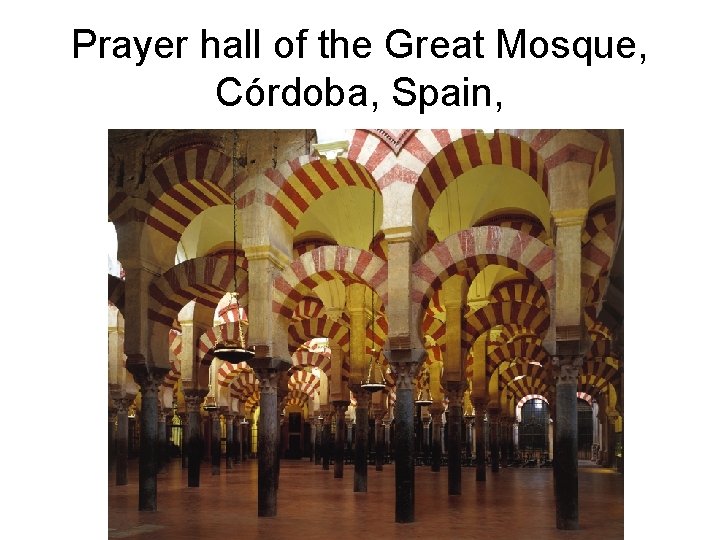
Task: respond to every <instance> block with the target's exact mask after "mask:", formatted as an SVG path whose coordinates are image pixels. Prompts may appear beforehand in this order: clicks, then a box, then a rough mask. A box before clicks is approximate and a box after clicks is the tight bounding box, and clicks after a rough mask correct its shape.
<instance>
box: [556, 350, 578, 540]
mask: <svg viewBox="0 0 720 540" xmlns="http://www.w3.org/2000/svg"><path fill="white" fill-rule="evenodd" d="M553 363H554V364H555V365H556V367H557V368H558V370H557V378H556V380H555V456H554V460H553V466H554V469H555V475H554V476H555V516H556V523H557V528H558V529H563V530H575V529H578V528H579V521H578V515H579V511H578V510H579V509H578V463H577V448H578V425H577V379H578V368H579V366H581V365H582V357H573V356H559V357H555V358H553Z"/></svg>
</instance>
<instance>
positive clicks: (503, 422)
mask: <svg viewBox="0 0 720 540" xmlns="http://www.w3.org/2000/svg"><path fill="white" fill-rule="evenodd" d="M507 426H508V421H507V417H506V416H504V415H502V414H501V415H500V423H499V436H498V438H499V439H500V441H499V444H500V464H501V465H502V466H503V467H507V466H508V455H507V449H508V445H507V431H508V430H507Z"/></svg>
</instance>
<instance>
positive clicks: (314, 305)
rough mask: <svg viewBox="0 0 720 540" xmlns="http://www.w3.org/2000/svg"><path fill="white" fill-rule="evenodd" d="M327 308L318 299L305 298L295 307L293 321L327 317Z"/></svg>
mask: <svg viewBox="0 0 720 540" xmlns="http://www.w3.org/2000/svg"><path fill="white" fill-rule="evenodd" d="M324 309H325V306H323V303H322V302H321V301H320V300H319V299H317V298H303V299H302V300H300V302H298V304H297V306H295V311H293V315H292V318H293V320H303V319H316V318H320V317H324V316H325V311H324Z"/></svg>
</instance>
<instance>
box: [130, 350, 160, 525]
mask: <svg viewBox="0 0 720 540" xmlns="http://www.w3.org/2000/svg"><path fill="white" fill-rule="evenodd" d="M168 371H169V370H168V368H159V367H150V366H147V365H145V364H135V365H134V366H133V367H132V375H133V378H134V379H135V382H136V383H137V384H138V385H139V386H140V393H141V396H142V405H141V406H142V415H141V418H140V463H139V469H140V482H139V490H140V493H139V495H140V497H139V504H138V509H139V510H140V511H146V512H155V511H156V510H157V466H158V463H157V444H158V393H159V390H160V385H161V384H162V381H163V378H164V377H165V374H166V373H167V372H168Z"/></svg>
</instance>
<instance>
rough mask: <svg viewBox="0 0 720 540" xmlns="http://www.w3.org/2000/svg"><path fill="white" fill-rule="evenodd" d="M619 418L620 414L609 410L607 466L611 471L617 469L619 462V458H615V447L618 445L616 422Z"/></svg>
mask: <svg viewBox="0 0 720 540" xmlns="http://www.w3.org/2000/svg"><path fill="white" fill-rule="evenodd" d="M618 416H619V414H618V412H617V411H616V410H614V409H613V410H609V411H608V413H607V426H608V429H607V434H608V437H607V440H608V449H607V466H608V467H610V468H611V469H614V468H615V466H616V461H617V458H616V457H615V446H616V445H617V432H616V431H615V421H616V420H617V418H618Z"/></svg>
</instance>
